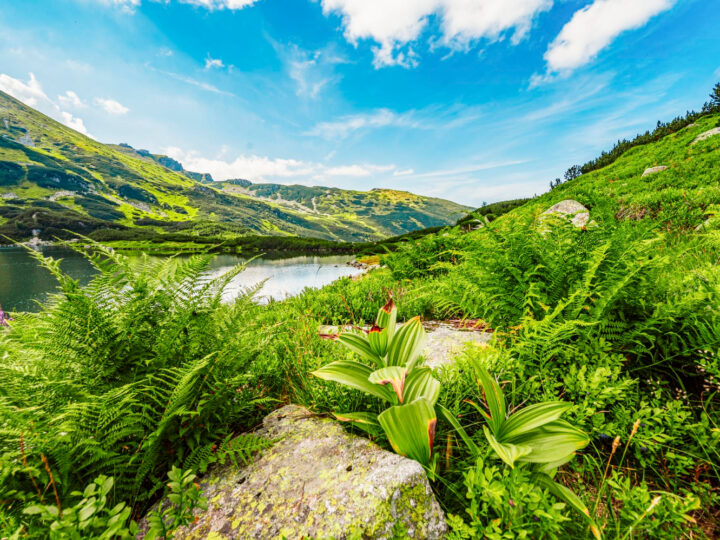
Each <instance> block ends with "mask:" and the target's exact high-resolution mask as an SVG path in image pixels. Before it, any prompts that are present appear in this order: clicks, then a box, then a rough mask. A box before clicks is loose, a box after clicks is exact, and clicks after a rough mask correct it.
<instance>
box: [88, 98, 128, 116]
mask: <svg viewBox="0 0 720 540" xmlns="http://www.w3.org/2000/svg"><path fill="white" fill-rule="evenodd" d="M95 103H96V104H97V105H99V106H100V107H101V108H102V109H103V110H104V111H105V112H106V113H108V114H114V115H121V114H126V113H127V112H128V111H129V110H130V109H128V108H127V107H125V105H123V104H122V103H120V102H118V101H115V100H114V99H104V98H95Z"/></svg>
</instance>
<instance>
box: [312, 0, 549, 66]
mask: <svg viewBox="0 0 720 540" xmlns="http://www.w3.org/2000/svg"><path fill="white" fill-rule="evenodd" d="M321 3H322V8H323V13H325V14H326V15H329V14H331V13H338V14H340V16H341V17H342V21H343V25H344V27H345V37H346V38H347V39H348V41H350V42H351V43H353V44H357V42H358V40H360V39H370V40H372V41H374V42H375V43H377V46H376V47H373V52H374V54H375V60H374V65H375V67H383V66H392V65H401V66H404V67H413V66H415V65H417V55H416V53H415V52H414V50H413V48H412V47H411V46H409V45H408V44H410V43H412V42H414V41H417V40H418V39H419V38H420V36H421V35H422V33H423V32H424V31H425V29H426V27H427V23H428V20H429V19H430V17H432V16H436V17H438V18H440V19H441V20H442V23H441V32H442V36H441V37H440V40H439V41H440V43H441V44H443V45H445V46H447V47H450V48H457V47H468V46H469V45H470V44H472V43H473V42H475V41H477V40H479V39H481V38H487V39H491V40H495V39H499V38H501V37H502V35H503V34H504V33H505V32H507V31H510V30H513V42H514V43H517V42H518V41H519V40H520V39H521V38H522V37H523V36H525V35H526V34H527V32H528V30H529V29H530V27H531V25H532V20H533V18H534V17H535V15H536V14H538V13H539V12H541V11H544V10H547V9H549V8H550V7H552V3H553V0H482V1H480V0H321Z"/></svg>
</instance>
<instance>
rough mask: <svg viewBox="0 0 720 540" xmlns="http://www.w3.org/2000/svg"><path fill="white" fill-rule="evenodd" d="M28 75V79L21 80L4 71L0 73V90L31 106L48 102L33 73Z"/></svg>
mask: <svg viewBox="0 0 720 540" xmlns="http://www.w3.org/2000/svg"><path fill="white" fill-rule="evenodd" d="M28 75H29V77H30V78H29V79H28V81H27V82H23V81H21V80H20V79H16V78H14V77H11V76H10V75H7V74H5V73H2V74H0V90H2V91H3V92H5V93H6V94H10V95H11V96H12V97H14V98H15V99H19V100H20V101H22V102H23V103H25V104H26V105H30V106H31V107H37V106H38V105H40V104H41V103H43V102H49V101H50V99H49V98H48V97H47V96H46V95H45V92H43V90H42V86H40V83H39V82H38V80H37V78H36V77H35V75H34V74H33V73H29V74H28Z"/></svg>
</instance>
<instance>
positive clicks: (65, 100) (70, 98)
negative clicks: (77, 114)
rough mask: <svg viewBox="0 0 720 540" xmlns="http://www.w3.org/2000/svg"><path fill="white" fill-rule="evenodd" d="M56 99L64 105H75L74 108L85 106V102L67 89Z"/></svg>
mask: <svg viewBox="0 0 720 540" xmlns="http://www.w3.org/2000/svg"><path fill="white" fill-rule="evenodd" d="M58 101H59V102H60V104H62V105H64V106H65V107H75V108H76V109H82V108H84V107H87V105H85V102H84V101H83V100H82V99H80V97H79V96H78V95H77V94H76V93H75V92H73V91H72V90H67V91H66V92H65V93H64V94H60V95H59V96H58Z"/></svg>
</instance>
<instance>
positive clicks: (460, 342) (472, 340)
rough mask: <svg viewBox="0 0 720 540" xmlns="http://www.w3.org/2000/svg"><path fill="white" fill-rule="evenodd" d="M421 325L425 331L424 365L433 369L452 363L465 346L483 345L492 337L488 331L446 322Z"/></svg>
mask: <svg viewBox="0 0 720 540" xmlns="http://www.w3.org/2000/svg"><path fill="white" fill-rule="evenodd" d="M423 326H425V331H426V332H427V342H426V344H425V349H424V351H423V356H424V357H425V365H426V366H428V367H430V368H433V369H434V368H438V367H440V366H444V365H448V364H450V363H452V361H453V360H454V359H455V357H456V356H457V355H458V354H460V353H461V352H462V351H463V350H464V349H465V348H466V347H468V346H471V347H473V346H479V347H483V346H485V344H486V343H487V342H488V341H490V339H491V338H492V334H491V333H489V332H479V331H477V330H461V329H459V328H456V327H455V326H454V325H452V324H448V323H425V324H424V325H423ZM468 344H472V345H468Z"/></svg>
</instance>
